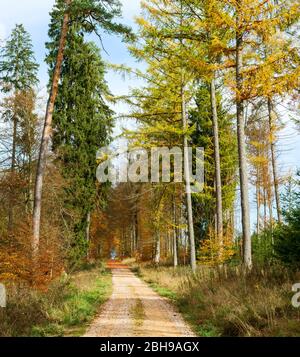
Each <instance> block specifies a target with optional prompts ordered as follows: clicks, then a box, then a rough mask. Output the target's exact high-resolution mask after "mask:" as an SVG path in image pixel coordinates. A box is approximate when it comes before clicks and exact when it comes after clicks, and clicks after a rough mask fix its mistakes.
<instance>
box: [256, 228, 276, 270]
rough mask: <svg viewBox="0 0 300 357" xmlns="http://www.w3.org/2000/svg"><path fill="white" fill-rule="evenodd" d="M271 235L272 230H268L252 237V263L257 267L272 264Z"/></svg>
mask: <svg viewBox="0 0 300 357" xmlns="http://www.w3.org/2000/svg"><path fill="white" fill-rule="evenodd" d="M273 234H274V232H273V229H271V228H268V229H265V230H264V231H262V232H260V233H259V234H256V233H255V234H253V235H252V249H253V261H254V262H255V263H256V264H258V266H266V265H269V264H272V263H273V262H274V246H273V240H274V235H273Z"/></svg>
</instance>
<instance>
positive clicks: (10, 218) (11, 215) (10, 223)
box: [8, 94, 18, 233]
mask: <svg viewBox="0 0 300 357" xmlns="http://www.w3.org/2000/svg"><path fill="white" fill-rule="evenodd" d="M16 96H17V94H15V97H16ZM15 101H16V99H15ZM14 111H15V108H14ZM17 127H18V119H17V116H16V114H15V113H14V115H13V142H12V155H11V174H12V175H14V174H15V171H16V151H17ZM14 179H15V178H14V177H11V180H12V181H11V185H10V199H9V208H8V232H9V233H11V232H12V230H13V220H14V204H13V199H14V192H13V191H14V189H13V185H12V184H13V181H14Z"/></svg>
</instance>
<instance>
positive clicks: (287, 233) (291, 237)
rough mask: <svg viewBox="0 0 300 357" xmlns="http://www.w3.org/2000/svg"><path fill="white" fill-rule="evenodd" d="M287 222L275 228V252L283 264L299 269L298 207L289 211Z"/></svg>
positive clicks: (299, 233)
mask: <svg viewBox="0 0 300 357" xmlns="http://www.w3.org/2000/svg"><path fill="white" fill-rule="evenodd" d="M286 221H287V224H285V225H281V226H279V227H278V228H277V230H276V231H275V234H274V240H275V246H274V249H275V254H276V256H277V258H279V259H280V260H281V261H282V262H283V263H284V264H285V265H287V266H289V267H291V268H292V269H295V270H297V269H300V208H299V209H295V210H293V211H292V212H290V213H289V214H288V215H287V217H286Z"/></svg>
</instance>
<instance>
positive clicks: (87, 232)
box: [85, 211, 91, 258]
mask: <svg viewBox="0 0 300 357" xmlns="http://www.w3.org/2000/svg"><path fill="white" fill-rule="evenodd" d="M90 228H91V212H90V211H89V212H88V213H87V215H86V229H85V239H86V242H87V251H86V256H87V258H89V245H90Z"/></svg>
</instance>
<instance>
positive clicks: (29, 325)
mask: <svg viewBox="0 0 300 357" xmlns="http://www.w3.org/2000/svg"><path fill="white" fill-rule="evenodd" d="M111 286H112V283H111V275H110V274H108V273H107V272H106V271H103V269H102V266H100V267H97V268H94V269H93V270H89V271H84V272H83V271H81V272H78V273H76V274H75V275H73V276H72V277H71V278H70V279H61V280H58V281H55V282H53V283H52V285H51V286H49V287H48V290H47V291H46V292H38V291H33V290H30V289H29V288H27V289H24V288H23V289H13V288H12V289H11V292H10V289H9V300H8V306H7V308H6V309H2V310H1V311H0V318H1V324H0V336H39V337H45V336H64V335H69V334H70V335H73V336H74V335H78V336H80V335H82V334H83V333H84V330H85V328H86V323H87V322H89V321H91V320H92V319H93V318H94V316H95V314H96V313H97V311H98V309H99V306H101V305H102V304H103V303H104V302H105V301H106V300H107V298H108V297H109V295H110V293H111Z"/></svg>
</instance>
